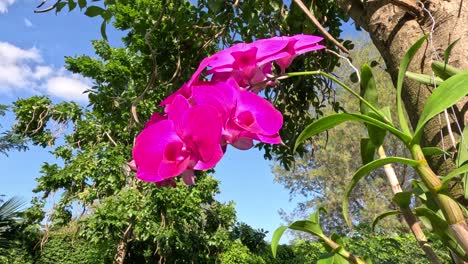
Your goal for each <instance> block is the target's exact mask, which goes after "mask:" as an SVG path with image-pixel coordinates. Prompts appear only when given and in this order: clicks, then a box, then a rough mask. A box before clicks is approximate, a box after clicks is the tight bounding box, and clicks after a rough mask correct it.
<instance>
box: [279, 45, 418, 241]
mask: <svg viewBox="0 0 468 264" xmlns="http://www.w3.org/2000/svg"><path fill="white" fill-rule="evenodd" d="M354 43H355V44H356V47H355V49H354V50H353V52H352V57H353V58H356V59H355V61H354V64H355V65H356V66H357V67H359V66H360V65H362V64H364V63H365V61H364V59H369V58H370V59H373V60H374V61H376V63H378V62H379V61H380V63H381V58H380V57H379V55H378V53H377V51H376V49H375V48H374V47H373V45H372V44H371V43H370V42H369V40H368V39H365V38H360V39H358V40H355V41H354ZM376 66H377V67H374V68H373V72H374V76H375V79H376V82H377V83H379V86H378V94H379V96H380V100H381V101H382V102H387V101H390V100H391V98H392V97H393V96H394V94H395V93H394V88H393V85H392V83H391V80H390V78H389V76H388V74H387V73H386V72H385V71H384V69H382V68H380V66H378V65H376ZM352 71H353V70H352V69H351V68H350V67H349V66H348V65H342V66H341V67H340V68H337V69H336V70H335V71H334V73H335V74H336V75H337V76H339V77H342V78H346V77H347V76H350V75H351V74H350V72H352ZM353 88H354V89H355V90H358V87H353ZM336 93H337V95H336V100H337V101H340V103H341V106H342V107H343V108H344V109H346V111H350V112H352V111H353V110H354V111H356V110H358V109H359V104H358V103H357V102H356V100H354V98H352V97H351V96H350V95H349V94H348V93H346V92H345V91H343V90H342V89H337V92H336ZM330 112H331V110H328V111H324V113H326V114H329V113H330ZM363 135H366V131H365V127H363V126H362V125H360V124H355V123H351V122H347V123H344V124H342V125H340V126H338V127H336V128H334V129H333V130H329V131H328V132H327V133H326V134H321V135H318V136H316V137H314V138H313V140H312V141H311V142H310V144H308V145H307V148H309V149H310V150H311V151H310V153H307V154H305V155H304V156H303V157H301V158H297V159H296V160H295V162H294V166H293V167H292V168H291V170H290V171H287V170H284V169H283V168H281V167H280V166H278V165H276V166H274V168H273V173H274V174H275V181H277V182H279V183H281V184H282V185H283V186H285V187H286V189H288V190H289V191H290V196H291V197H303V198H305V199H303V200H302V201H301V202H300V203H298V205H297V207H296V208H295V209H294V210H293V211H292V212H291V213H289V214H287V213H286V212H284V211H283V212H282V217H283V219H284V220H286V221H287V222H292V221H293V220H294V219H298V218H305V217H307V216H308V215H309V214H310V213H311V212H312V211H315V210H317V208H319V207H324V208H325V209H326V210H327V212H328V214H326V215H323V218H322V227H323V228H324V230H326V231H327V232H336V233H339V234H345V233H346V232H348V231H349V229H348V228H347V226H346V224H345V222H344V219H343V216H342V212H341V211H342V205H341V199H342V197H343V195H344V192H345V186H344V185H343V182H349V181H350V179H351V177H352V173H353V172H354V171H355V170H357V168H359V166H361V164H362V161H361V159H359V158H356V157H359V156H360V151H361V149H360V145H359V142H356V141H355V139H356V138H358V137H359V136H363ZM386 140H387V144H388V145H389V146H390V148H389V149H388V152H390V153H391V155H405V152H404V148H403V147H404V146H403V145H402V144H398V141H396V140H395V138H393V137H388V138H387V139H386ZM374 155H375V154H374V152H373V153H372V154H371V156H372V158H374ZM396 169H397V175H398V176H399V177H400V182H402V185H403V187H404V188H408V187H409V186H408V184H403V183H409V182H410V180H411V178H412V173H411V171H410V170H408V169H407V168H406V166H398V165H397V166H396ZM389 197H391V189H390V188H388V187H387V183H386V179H385V176H384V175H383V171H382V170H379V171H375V172H373V173H371V174H370V175H368V176H367V177H366V180H365V181H361V182H360V183H359V186H358V188H355V189H354V191H353V192H352V194H351V197H350V212H351V215H352V218H353V221H354V222H356V223H360V222H370V221H372V219H373V218H374V217H375V216H376V215H377V214H379V213H380V212H383V211H386V210H388V209H390V208H393V207H394V205H392V201H391V200H390V198H389ZM380 225H381V227H382V230H386V232H388V233H392V232H393V231H395V230H400V229H401V228H403V226H402V225H401V224H399V221H398V220H397V219H396V218H393V219H390V218H389V219H386V220H384V222H382V223H380ZM293 234H294V236H297V237H303V234H302V233H298V232H294V233H293Z"/></svg>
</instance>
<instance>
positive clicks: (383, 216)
mask: <svg viewBox="0 0 468 264" xmlns="http://www.w3.org/2000/svg"><path fill="white" fill-rule="evenodd" d="M399 214H400V211H398V210H390V211H387V212H385V213H381V214H379V215H378V216H377V217H375V218H374V221H372V230H375V226H376V225H377V224H378V223H379V222H380V220H382V219H384V218H385V217H387V216H391V215H399Z"/></svg>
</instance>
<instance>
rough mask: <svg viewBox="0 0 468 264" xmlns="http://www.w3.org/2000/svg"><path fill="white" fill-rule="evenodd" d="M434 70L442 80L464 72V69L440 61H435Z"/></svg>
mask: <svg viewBox="0 0 468 264" xmlns="http://www.w3.org/2000/svg"><path fill="white" fill-rule="evenodd" d="M431 68H432V71H434V73H435V74H436V75H437V76H438V77H440V78H441V79H442V80H447V79H448V78H450V77H452V76H455V75H457V74H459V73H461V72H462V70H460V69H457V68H455V67H453V66H450V65H448V64H444V63H442V62H439V61H434V62H432V64H431Z"/></svg>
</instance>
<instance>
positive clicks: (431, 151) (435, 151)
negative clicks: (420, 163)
mask: <svg viewBox="0 0 468 264" xmlns="http://www.w3.org/2000/svg"><path fill="white" fill-rule="evenodd" d="M422 152H423V154H424V156H433V155H448V156H450V153H449V152H447V151H445V150H443V149H441V148H438V147H425V148H422Z"/></svg>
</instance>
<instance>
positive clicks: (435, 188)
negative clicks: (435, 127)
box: [410, 144, 468, 254]
mask: <svg viewBox="0 0 468 264" xmlns="http://www.w3.org/2000/svg"><path fill="white" fill-rule="evenodd" d="M410 150H411V155H412V156H413V158H414V159H415V160H418V161H421V164H420V165H418V166H416V167H415V169H416V171H417V172H418V174H419V175H420V176H421V179H422V180H423V182H424V184H425V185H426V187H427V188H428V189H429V191H430V192H431V194H432V195H433V197H434V199H435V200H436V202H437V204H438V205H439V207H440V209H441V210H442V213H443V214H444V217H445V220H446V221H447V223H448V224H449V227H450V231H451V233H452V234H453V235H454V237H455V239H456V240H457V241H458V243H459V244H460V246H462V248H463V249H464V251H465V254H466V253H468V229H467V228H466V227H467V226H466V222H465V217H464V215H463V211H462V210H461V208H460V206H459V205H458V203H457V202H456V201H455V200H453V199H452V198H451V197H449V196H448V195H445V194H444V193H442V192H441V189H442V182H441V180H440V179H439V177H438V176H437V174H435V172H434V171H433V170H432V169H431V168H430V167H429V165H428V164H427V161H426V158H425V157H424V154H423V152H422V149H421V146H419V145H417V144H414V145H412V146H410Z"/></svg>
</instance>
